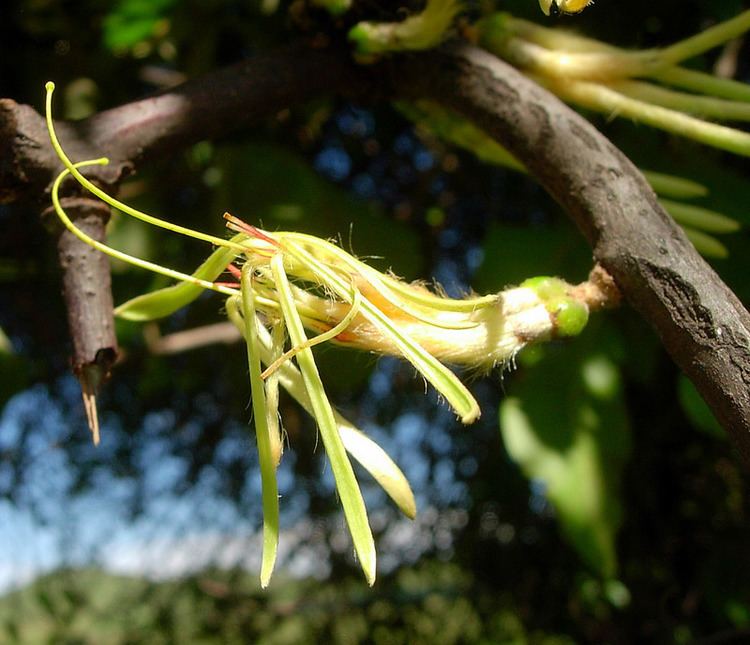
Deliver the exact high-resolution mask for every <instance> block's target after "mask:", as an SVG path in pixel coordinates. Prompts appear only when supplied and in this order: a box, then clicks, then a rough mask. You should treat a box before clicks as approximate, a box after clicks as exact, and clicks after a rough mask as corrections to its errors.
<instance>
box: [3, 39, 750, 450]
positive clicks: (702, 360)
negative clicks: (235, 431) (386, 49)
mask: <svg viewBox="0 0 750 645" xmlns="http://www.w3.org/2000/svg"><path fill="white" fill-rule="evenodd" d="M328 93H344V94H349V95H362V94H363V93H369V94H372V95H374V94H376V93H378V94H381V95H383V96H386V97H395V96H399V97H406V98H417V97H423V98H431V99H433V100H435V101H438V102H439V103H441V104H443V105H445V106H447V107H451V108H453V109H455V110H457V111H458V112H460V113H461V114H463V115H465V116H466V117H468V118H470V119H471V120H472V121H474V122H475V123H476V124H477V125H479V126H481V127H482V128H484V129H485V130H486V131H487V132H488V133H490V134H491V135H492V136H493V137H495V138H496V139H497V140H498V141H499V142H500V143H502V144H503V145H504V146H506V147H507V148H508V149H510V150H511V151H512V152H513V153H514V154H515V155H516V156H517V157H518V158H519V159H520V160H521V161H522V162H523V163H524V164H525V165H526V167H527V168H528V169H529V171H530V172H531V173H532V174H533V175H534V176H535V177H536V178H537V179H539V181H540V182H541V183H542V184H543V185H544V186H545V188H546V189H547V190H548V191H549V192H550V193H551V194H552V195H553V196H554V197H555V198H556V199H557V201H558V202H559V203H560V204H561V205H562V206H563V208H564V209H565V210H566V211H567V212H568V213H569V214H570V216H571V217H572V218H573V220H574V221H575V222H576V224H577V225H578V227H579V228H580V230H581V231H582V233H583V234H584V235H585V237H586V239H587V240H588V241H589V243H590V244H591V247H592V249H593V252H594V257H595V258H596V260H597V261H599V262H600V263H601V264H602V265H603V266H604V267H605V268H606V269H607V270H608V271H609V272H610V273H611V274H612V275H613V276H614V278H615V280H616V281H617V284H618V286H619V287H620V289H621V291H622V292H623V294H624V295H625V297H626V298H627V299H628V300H629V302H630V303H631V304H632V305H633V306H634V307H635V308H636V309H637V310H638V311H639V312H641V314H642V315H643V316H644V317H645V318H646V319H647V320H648V321H649V322H650V323H651V324H652V325H653V326H654V328H655V329H656V330H657V332H658V333H659V335H660V337H661V339H662V342H663V343H664V346H665V347H666V348H667V350H668V351H669V353H670V354H671V356H672V357H673V359H674V360H675V362H676V363H677V364H678V365H679V366H680V367H681V368H682V369H683V370H684V371H685V373H686V374H687V375H688V376H689V377H690V378H691V379H692V380H693V382H694V383H695V384H696V386H697V387H698V389H699V391H700V392H701V394H702V395H703V397H704V398H705V399H706V401H707V402H708V404H709V405H710V406H711V408H712V410H713V411H714V413H715V414H716V416H717V418H718V419H719V420H720V421H721V422H722V424H723V425H724V427H725V428H727V430H728V431H729V432H730V434H731V436H732V438H733V439H734V442H735V445H736V446H737V447H738V449H739V450H740V452H741V454H742V455H743V457H744V458H745V459H746V460H747V461H748V462H750V394H749V390H748V385H749V384H750V315H749V314H748V312H747V311H746V310H745V309H744V307H743V306H742V304H741V303H740V302H739V301H738V300H737V298H736V297H735V296H734V294H732V292H731V291H730V290H729V289H728V288H727V287H726V285H724V284H723V282H722V281H721V280H720V279H719V277H718V276H717V275H716V273H715V272H714V271H713V270H712V269H711V268H710V267H709V266H708V265H707V264H706V263H705V262H704V261H703V259H702V258H701V257H700V256H699V255H698V254H697V253H696V252H695V250H694V248H693V247H692V245H691V244H690V243H689V242H688V241H687V239H686V238H685V236H684V234H683V233H682V231H681V229H680V228H679V227H678V226H677V225H676V224H675V223H674V222H673V221H672V219H671V218H669V217H668V216H667V215H666V213H664V211H663V210H662V209H661V207H660V206H659V205H658V203H657V201H656V198H655V196H654V194H653V192H652V190H651V188H650V187H649V186H648V185H647V184H646V182H645V180H644V179H643V177H642V176H641V174H640V173H639V172H638V170H637V169H636V168H635V167H634V166H633V165H632V163H630V162H629V161H628V159H627V158H625V156H624V155H622V153H620V152H619V151H618V150H617V149H616V148H615V147H614V146H613V145H612V144H611V143H609V142H608V141H607V140H606V139H605V138H604V137H603V136H602V135H601V134H600V133H599V132H598V131H597V130H596V129H595V128H594V127H593V126H592V125H591V124H589V123H588V122H587V121H586V120H585V119H583V118H582V117H580V116H579V115H577V114H576V113H575V112H574V111H572V110H571V109H569V108H568V107H566V106H565V105H563V104H562V103H561V102H560V101H559V100H557V99H556V98H555V97H554V96H552V95H551V94H549V93H548V92H546V91H545V90H543V89H541V88H540V87H538V86H537V85H535V84H534V83H533V82H531V81H530V80H529V79H527V78H526V77H524V76H523V75H522V74H520V73H519V72H518V71H517V70H515V69H514V68H512V67H510V66H508V65H506V64H505V63H503V62H501V61H500V60H498V59H497V58H495V57H494V56H492V55H490V54H488V53H485V52H483V51H481V50H479V49H477V48H475V47H472V46H470V45H455V46H450V47H446V48H443V49H440V50H437V51H431V52H427V53H424V54H420V55H412V56H403V57H399V58H394V59H393V60H391V61H390V62H388V63H385V64H383V65H381V66H378V67H375V68H363V67H357V66H355V65H353V64H352V63H351V62H350V59H349V55H348V53H346V52H345V51H337V50H333V49H332V50H314V49H308V48H305V47H302V46H293V47H289V48H287V49H285V50H281V51H277V52H274V53H269V54H264V55H261V56H258V57H256V58H254V59H252V60H250V61H246V62H243V63H241V64H239V65H235V66H233V67H231V68H228V69H225V70H221V71H218V72H216V73H213V74H210V75H207V76H205V77H203V78H200V79H196V80H194V81H190V82H188V83H186V84H184V85H182V86H180V87H178V88H176V89H174V90H171V91H169V92H165V93H162V94H160V95H157V96H155V97H152V98H148V99H144V100H141V101H136V102H134V103H130V104H128V105H124V106H121V107H118V108H114V109H112V110H108V111H106V112H103V113H100V114H98V115H95V116H93V117H91V118H90V119H87V120H85V121H83V122H80V123H77V124H67V125H65V124H61V131H60V138H61V140H62V142H63V145H64V146H65V147H66V149H67V150H68V151H69V152H70V153H71V156H72V157H74V158H75V159H76V160H78V159H81V158H90V157H97V156H100V155H102V154H105V155H107V156H109V157H110V158H111V159H112V160H113V163H112V164H111V166H110V167H108V168H102V169H95V170H92V174H93V176H95V178H96V179H97V180H98V181H99V182H100V183H102V184H104V185H108V186H113V187H116V184H117V182H118V181H119V180H120V178H121V177H122V176H123V174H124V173H126V172H127V171H128V169H129V168H130V167H131V166H133V165H135V166H137V165H139V164H140V163H142V162H143V161H145V160H148V159H152V158H154V157H157V156H159V155H163V154H166V153H169V152H173V151H174V150H178V149H180V148H183V147H184V146H185V145H187V144H188V143H190V142H193V141H197V140H200V139H204V138H214V137H220V136H224V135H226V134H227V133H229V132H231V131H233V130H235V129H237V128H240V127H242V126H245V125H247V124H248V123H250V122H252V121H255V120H257V119H260V118H263V117H265V116H268V115H272V114H274V113H275V112H276V111H278V110H281V109H283V108H286V107H288V106H291V105H295V104H298V103H300V102H303V101H305V100H308V99H310V98H313V97H315V96H319V95H322V94H328ZM0 134H2V135H3V136H2V137H0V199H3V200H4V201H8V200H10V199H16V198H19V197H21V196H24V195H26V196H28V195H29V194H40V193H41V192H43V191H44V189H45V188H48V186H49V183H50V182H51V180H52V178H53V177H54V175H55V174H56V173H57V171H58V170H59V164H58V163H57V161H56V160H55V159H54V157H53V156H52V154H51V150H50V149H49V147H48V144H47V139H46V132H45V131H44V129H43V123H42V122H41V118H40V117H39V116H38V115H36V114H34V113H33V111H31V110H30V108H25V107H23V106H17V105H15V104H13V103H12V101H5V102H0ZM97 173H98V174H97ZM94 264H95V263H94V261H93V260H90V261H89V260H87V261H86V263H85V266H87V267H89V269H90V273H88V274H87V273H86V272H85V270H84V269H80V270H82V271H83V273H84V275H85V276H86V277H85V278H84V282H88V281H89V280H96V279H103V276H102V272H104V273H106V271H104V269H103V268H101V267H100V268H94ZM77 288H78V287H77ZM82 288H84V290H85V284H84V285H83V287H82ZM94 324H98V323H97V321H94ZM93 337H96V333H94V334H93Z"/></svg>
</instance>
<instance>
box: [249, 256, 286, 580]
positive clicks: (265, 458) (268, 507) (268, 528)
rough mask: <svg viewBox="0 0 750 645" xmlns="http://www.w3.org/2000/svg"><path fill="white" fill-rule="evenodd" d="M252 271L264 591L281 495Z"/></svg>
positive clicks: (252, 367)
mask: <svg viewBox="0 0 750 645" xmlns="http://www.w3.org/2000/svg"><path fill="white" fill-rule="evenodd" d="M251 271H252V269H251V268H250V267H249V265H245V267H243V270H242V313H243V316H244V319H245V340H246V342H247V360H248V363H249V366H250V389H251V393H252V397H253V418H254V420H255V436H256V441H257V443H258V461H259V463H260V478H261V484H262V489H263V493H262V498H263V557H262V563H261V568H260V586H261V587H263V588H265V587H267V586H268V582H269V581H270V579H271V574H272V573H273V567H274V564H275V563H276V553H277V549H278V545H279V493H278V487H277V483H276V463H275V461H274V457H273V454H272V451H271V441H270V436H269V428H268V408H267V406H266V393H265V384H264V383H263V379H261V378H260V343H259V341H258V329H257V316H256V314H255V301H254V298H253V293H252V283H251V281H252V277H251V276H252V274H251Z"/></svg>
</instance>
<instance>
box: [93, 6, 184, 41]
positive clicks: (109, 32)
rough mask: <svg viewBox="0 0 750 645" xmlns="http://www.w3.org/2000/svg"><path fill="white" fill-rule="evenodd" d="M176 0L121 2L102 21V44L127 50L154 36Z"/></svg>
mask: <svg viewBox="0 0 750 645" xmlns="http://www.w3.org/2000/svg"><path fill="white" fill-rule="evenodd" d="M176 5H177V0H121V1H120V2H119V3H118V4H117V6H116V7H115V8H114V9H113V10H112V11H111V12H110V13H109V14H108V15H107V16H106V18H105V19H104V44H105V45H106V46H107V48H109V49H127V48H128V47H132V46H133V45H136V44H138V43H139V42H141V41H143V40H146V39H148V38H151V37H152V36H154V35H155V33H156V31H157V28H158V26H159V22H160V21H161V20H163V19H164V18H165V17H166V16H167V14H169V12H170V11H171V9H172V8H173V7H175V6H176Z"/></svg>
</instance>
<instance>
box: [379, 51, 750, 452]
mask: <svg viewBox="0 0 750 645" xmlns="http://www.w3.org/2000/svg"><path fill="white" fill-rule="evenodd" d="M392 77H393V80H394V83H395V84H396V89H397V91H398V93H399V94H400V95H401V96H404V97H407V98H417V97H420V98H430V99H432V100H434V101H437V102H439V103H441V104H443V105H445V106H446V107H450V108H453V109H455V110H456V111H457V112H459V113H461V114H462V115H464V116H465V117H467V118H469V119H471V120H472V121H473V122H474V123H476V124H477V125H478V126H480V127H482V128H483V129H484V130H485V131H486V132H488V133H489V134H490V135H491V136H493V137H494V138H495V139H497V141H498V142H500V143H501V144H502V145H503V146H505V147H506V148H508V150H510V151H511V152H512V153H513V154H514V155H515V156H516V157H517V158H518V159H519V160H520V161H521V162H523V163H524V165H525V166H526V167H527V168H528V169H529V171H530V172H531V173H532V174H533V175H534V176H535V177H536V178H537V179H538V180H539V181H540V182H541V184H542V185H543V186H544V187H545V188H546V189H547V191H548V192H549V193H550V194H551V195H552V196H553V197H554V198H555V199H556V200H557V201H558V202H559V203H560V205H561V206H562V207H563V208H564V209H565V211H566V212H567V213H568V214H569V215H570V216H571V217H572V219H573V220H574V222H575V223H576V225H577V226H578V228H579V229H580V230H581V232H582V233H583V235H584V236H585V237H586V239H587V240H588V242H589V244H590V245H591V247H592V249H593V252H594V257H595V258H596V260H597V261H598V262H599V263H600V264H601V265H602V266H603V267H604V268H605V269H606V270H607V271H608V272H609V273H610V274H611V275H612V276H613V277H614V278H615V280H616V282H617V285H618V287H619V288H620V290H621V291H622V293H623V294H624V296H625V297H626V298H627V300H628V301H629V302H630V304H631V305H632V306H633V307H634V308H635V309H637V310H638V311H639V312H640V313H641V314H642V315H643V316H644V318H646V320H648V321H649V322H650V323H651V324H652V325H653V327H654V328H655V329H656V331H657V333H658V334H659V336H660V338H661V340H662V343H663V344H664V346H665V348H666V349H667V351H668V352H669V354H670V355H671V356H672V358H673V360H674V361H675V362H676V363H677V365H679V367H680V368H682V370H683V371H684V372H685V373H686V374H687V375H688V376H689V377H690V379H691V380H692V381H693V383H695V385H696V387H697V388H698V390H699V391H700V393H701V394H702V396H703V397H704V399H705V400H706V402H707V403H708V404H709V406H710V407H711V409H712V410H713V412H714V414H715V415H716V417H717V418H718V419H719V421H720V422H721V423H722V425H723V426H724V427H725V428H726V429H727V430H728V432H729V433H730V435H731V437H732V439H733V440H734V443H735V446H736V447H737V448H738V449H739V451H740V453H741V454H742V456H743V457H744V459H745V460H746V462H747V463H750V314H748V311H747V310H746V309H745V308H744V306H743V305H742V303H741V302H740V301H739V300H738V299H737V297H736V296H735V295H734V294H733V293H732V291H731V290H730V289H729V288H728V287H727V286H726V285H725V284H724V283H723V282H722V280H721V279H720V278H719V276H718V275H717V274H716V273H715V272H714V270H713V269H712V268H711V267H710V266H709V265H708V264H707V263H706V262H705V261H704V260H703V258H701V257H700V255H699V254H698V253H697V252H696V251H695V249H694V248H693V246H692V244H691V243H690V242H689V241H688V240H687V238H686V237H685V235H684V234H683V232H682V230H681V229H680V228H679V227H678V226H677V225H676V224H675V223H674V221H673V220H672V219H671V218H670V217H669V216H668V215H667V214H666V213H665V212H664V211H663V209H662V208H661V207H660V206H659V204H658V203H657V201H656V197H655V195H654V193H653V191H652V190H651V188H650V187H649V186H648V184H647V183H646V181H645V180H644V178H643V176H642V175H641V173H640V172H639V171H638V170H637V168H636V167H635V166H634V165H633V164H632V163H631V162H630V161H629V160H628V159H627V158H626V157H625V156H624V155H623V154H622V153H621V152H620V151H619V150H618V149H617V148H615V147H614V146H613V145H612V144H611V143H610V142H609V141H608V140H607V139H606V138H605V137H604V136H603V135H601V134H600V133H599V132H598V131H597V130H596V128H594V126H592V125H591V124H590V123H589V122H588V121H586V120H585V119H584V118H583V117H581V116H579V115H578V114H577V113H575V112H574V111H573V110H571V109H570V108H568V107H567V106H566V105H564V104H563V103H562V102H561V101H559V100H558V99H557V98H556V97H554V96H552V95H551V94H550V93H548V92H546V91H545V90H543V89H542V88H540V87H539V86H538V85H536V84H535V83H533V82H532V81H530V80H529V79H528V78H526V77H525V76H523V75H522V74H521V73H520V72H518V71H517V70H516V69H514V68H513V67H511V66H509V65H507V64H506V63H504V62H503V61H501V60H499V59H497V58H496V57H495V56H492V55H490V54H488V53H486V52H484V51H483V50H481V49H478V48H476V47H473V46H471V45H465V44H459V45H452V46H448V47H446V48H443V49H441V50H438V51H434V52H430V53H426V54H424V55H419V56H414V57H411V58H409V59H405V60H403V61H400V63H399V65H398V69H397V70H394V73H393V76H392Z"/></svg>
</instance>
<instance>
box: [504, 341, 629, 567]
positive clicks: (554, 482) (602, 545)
mask: <svg viewBox="0 0 750 645" xmlns="http://www.w3.org/2000/svg"><path fill="white" fill-rule="evenodd" d="M603 331H606V330H599V331H598V333H596V334H590V333H589V334H586V340H584V339H582V341H581V342H580V343H577V344H575V345H570V346H567V347H564V348H562V349H561V350H560V351H559V352H555V351H549V352H548V353H547V355H546V356H545V357H544V358H543V359H542V360H540V361H539V363H537V364H536V365H535V366H534V367H533V368H532V369H529V370H528V373H526V374H524V375H523V377H524V378H523V380H521V379H520V378H517V379H515V382H514V385H513V387H512V388H511V394H512V396H509V397H508V398H507V399H505V400H504V401H503V403H502V404H501V406H500V428H501V433H502V437H503V440H504V442H505V446H506V448H507V450H508V453H509V454H510V456H511V457H512V458H513V459H514V460H515V461H516V462H517V463H518V464H519V465H520V467H521V469H522V470H523V472H524V474H525V475H526V476H527V477H528V478H530V479H534V480H538V481H540V482H542V483H543V484H544V486H545V490H546V496H547V498H548V499H549V501H550V502H551V504H552V505H553V507H554V509H555V511H556V513H557V516H558V519H559V521H560V524H561V528H562V531H563V534H564V535H565V536H566V537H567V539H568V540H569V541H570V542H571V543H572V545H573V546H574V547H575V548H576V550H577V551H578V553H579V555H580V556H581V558H582V559H583V560H584V561H585V562H586V563H587V564H588V565H589V566H591V567H592V568H593V569H594V570H595V571H596V572H597V573H598V574H599V575H601V576H602V577H604V578H612V577H614V576H615V574H616V572H617V556H616V552H615V537H616V534H617V530H618V528H619V526H620V524H621V521H622V508H621V504H620V499H619V495H618V491H619V484H620V474H621V471H622V468H623V465H624V464H625V461H626V460H627V457H628V454H629V452H630V434H629V428H628V420H627V416H626V408H625V402H624V396H623V390H622V384H621V381H620V373H619V369H618V366H617V365H616V363H615V361H614V360H613V358H612V354H613V353H616V352H613V351H612V350H611V349H610V348H611V347H612V346H614V345H616V344H617V342H618V340H617V338H613V337H612V336H611V334H610V335H609V336H608V335H607V334H605V333H603ZM586 341H588V342H586Z"/></svg>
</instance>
